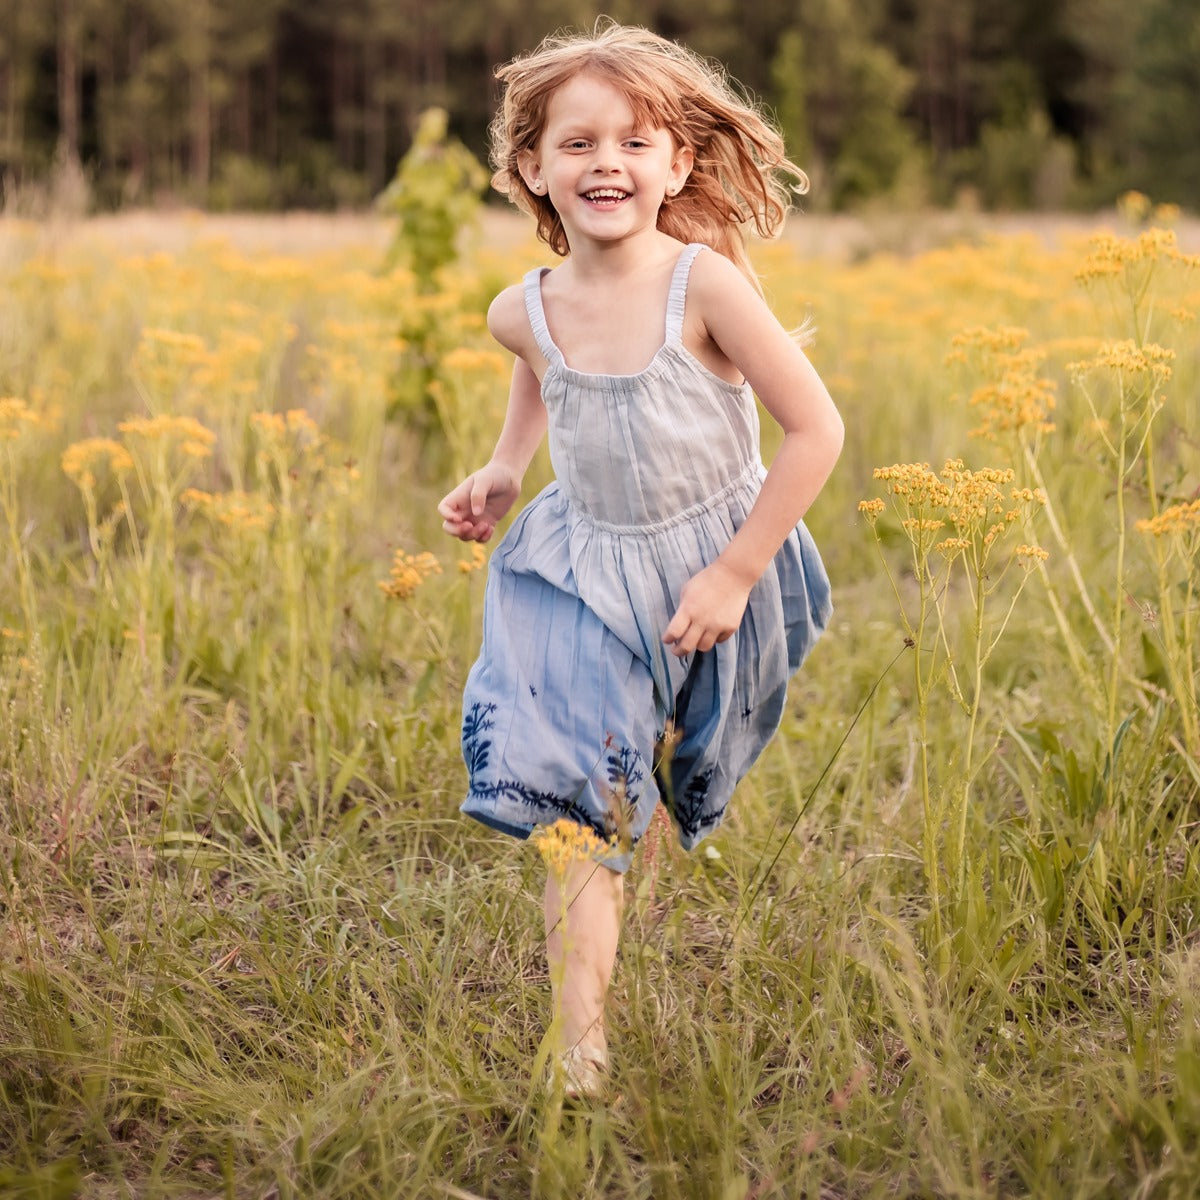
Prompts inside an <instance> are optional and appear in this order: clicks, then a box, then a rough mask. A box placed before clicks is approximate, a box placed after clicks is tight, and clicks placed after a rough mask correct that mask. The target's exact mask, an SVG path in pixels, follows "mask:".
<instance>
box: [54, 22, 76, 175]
mask: <svg viewBox="0 0 1200 1200" xmlns="http://www.w3.org/2000/svg"><path fill="white" fill-rule="evenodd" d="M58 153H59V155H60V156H61V157H62V159H63V161H64V162H67V163H78V162H79V10H78V7H77V0H59V3H58Z"/></svg>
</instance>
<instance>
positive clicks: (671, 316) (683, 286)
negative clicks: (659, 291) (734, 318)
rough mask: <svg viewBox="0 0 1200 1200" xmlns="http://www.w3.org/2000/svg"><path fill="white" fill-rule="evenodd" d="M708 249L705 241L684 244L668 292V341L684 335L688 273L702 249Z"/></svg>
mask: <svg viewBox="0 0 1200 1200" xmlns="http://www.w3.org/2000/svg"><path fill="white" fill-rule="evenodd" d="M706 249H708V247H707V246H705V245H704V243H703V242H692V243H691V244H690V245H688V246H684V248H683V252H682V253H681V254H680V256H679V260H678V261H677V262H676V263H675V270H674V272H673V273H672V275H671V290H670V292H668V293H667V341H668V342H678V341H679V339H680V338H681V337H682V336H683V312H684V309H685V308H686V307H687V286H688V275H689V274H690V273H691V270H692V263H693V262H695V261H696V255H697V254H699V253H700V251H701V250H706Z"/></svg>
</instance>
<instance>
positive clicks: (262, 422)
mask: <svg viewBox="0 0 1200 1200" xmlns="http://www.w3.org/2000/svg"><path fill="white" fill-rule="evenodd" d="M250 423H251V424H252V425H253V426H254V427H255V428H256V429H258V430H259V431H260V432H262V433H264V434H266V435H268V436H269V437H274V438H278V439H280V440H282V439H284V438H286V437H287V436H288V434H297V435H299V436H300V437H301V439H302V440H315V439H318V438H319V437H320V436H321V433H320V430H319V429H318V428H317V423H316V421H314V420H313V419H312V417H310V416H309V415H308V413H306V412H305V411H304V409H302V408H289V409H288V411H287V412H286V413H276V412H256V413H251V414H250Z"/></svg>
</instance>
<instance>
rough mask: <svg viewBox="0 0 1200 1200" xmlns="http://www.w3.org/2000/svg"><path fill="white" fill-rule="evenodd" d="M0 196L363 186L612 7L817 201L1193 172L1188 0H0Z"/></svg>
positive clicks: (1182, 190)
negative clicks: (752, 99)
mask: <svg viewBox="0 0 1200 1200" xmlns="http://www.w3.org/2000/svg"><path fill="white" fill-rule="evenodd" d="M0 11H2V13H3V17H2V18H0V184H2V186H3V188H4V194H5V203H6V205H7V207H9V208H10V209H12V208H14V207H19V203H18V202H19V201H20V199H21V197H23V196H24V197H29V196H34V195H37V194H44V192H45V189H46V187H47V186H48V185H49V183H51V182H52V181H54V180H55V179H61V178H64V177H67V178H74V179H76V180H79V181H81V182H82V183H83V185H84V186H82V188H81V189H80V190H81V191H82V194H83V195H85V196H86V198H87V202H88V203H89V204H91V205H92V206H93V207H96V208H100V209H105V208H113V207H118V206H120V205H122V204H131V203H132V204H145V203H151V202H155V201H162V200H172V201H177V202H179V201H182V202H187V203H191V204H196V205H200V206H205V207H210V208H262V209H268V208H278V207H285V206H310V207H312V206H317V207H328V206H339V205H340V206H357V205H362V204H366V203H368V202H369V201H370V199H371V198H372V197H373V196H375V195H376V194H377V193H378V192H379V191H380V190H381V189H382V188H383V187H384V186H385V184H386V183H387V181H388V180H389V179H390V178H391V175H392V173H393V171H394V170H395V167H396V163H397V161H398V159H399V158H400V156H401V155H402V154H403V153H404V152H405V150H406V149H407V147H408V145H409V144H410V141H411V138H412V134H413V130H414V129H415V126H416V119H417V116H418V114H419V113H420V112H421V111H422V110H424V109H426V108H428V107H430V106H435V105H436V106H440V107H443V108H445V109H446V110H447V111H448V112H449V114H450V123H451V128H452V129H453V131H454V132H455V133H456V134H457V135H458V136H459V137H460V138H461V139H462V140H463V141H464V142H465V143H466V144H467V145H468V146H469V147H470V148H471V149H472V150H473V151H474V152H475V153H476V154H477V155H479V156H480V157H481V158H482V157H484V155H485V153H486V128H487V122H488V118H489V115H490V113H491V110H492V107H493V104H494V102H495V99H496V95H495V84H494V82H493V80H492V67H493V66H494V65H495V64H496V63H498V62H501V61H503V60H504V59H506V58H508V57H511V56H512V55H513V54H515V53H517V52H519V51H521V50H523V49H527V48H529V47H531V46H532V45H533V44H535V43H536V41H537V40H538V39H539V38H540V37H541V36H542V35H543V34H544V33H546V32H548V31H551V30H554V29H557V28H560V27H563V26H574V27H580V26H583V27H586V26H589V25H590V24H591V23H592V22H593V20H594V19H595V18H596V16H597V15H598V14H599V13H606V14H608V15H611V16H613V17H615V18H616V19H618V20H622V21H629V22H636V23H639V24H643V25H646V26H648V27H650V28H652V29H655V30H657V31H658V32H660V33H662V34H665V35H667V36H670V37H674V38H678V39H679V40H681V41H683V42H685V43H687V44H688V45H690V46H692V47H693V48H694V49H696V50H698V51H699V52H701V53H703V54H705V55H710V56H713V57H715V58H717V59H720V60H721V61H722V62H724V63H725V64H727V66H728V68H729V70H730V72H731V74H732V75H733V76H734V77H735V78H737V79H738V80H740V81H741V82H742V83H743V84H744V85H745V86H746V88H747V89H748V90H749V91H750V92H751V93H752V94H754V95H755V96H756V97H758V98H759V99H760V100H761V101H762V102H763V103H764V104H766V105H767V106H768V107H769V108H770V109H771V110H773V112H774V113H775V115H776V117H777V119H778V120H779V122H780V124H781V125H782V127H783V129H784V132H785V134H786V137H787V139H788V145H789V149H790V150H791V153H792V155H793V157H794V158H795V159H797V160H798V161H799V162H801V163H802V164H804V165H805V166H806V167H807V168H808V169H809V172H810V174H811V176H812V177H813V182H814V185H815V186H814V191H813V195H812V198H811V200H810V204H811V205H812V206H813V207H823V208H845V207H851V206H853V205H855V204H857V203H860V202H862V201H864V200H869V199H871V198H874V197H883V198H887V199H891V200H893V201H895V202H896V203H900V204H910V205H915V204H924V203H935V204H946V203H955V202H959V201H961V200H963V199H964V198H967V197H969V198H972V199H974V200H976V201H977V202H979V203H982V204H984V205H986V206H989V207H998V208H1005V207H1007V208H1015V207H1062V206H1093V205H1097V204H1102V203H1106V202H1108V201H1110V200H1111V199H1112V198H1113V197H1114V196H1115V195H1117V194H1118V193H1119V192H1121V191H1124V190H1126V189H1128V188H1137V189H1139V190H1142V191H1145V192H1147V193H1148V194H1150V195H1151V196H1152V197H1153V199H1154V200H1156V201H1164V202H1165V201H1173V202H1175V203H1180V204H1184V205H1189V206H1191V205H1192V204H1193V203H1194V200H1195V197H1196V196H1197V195H1198V194H1200V121H1197V120H1195V116H1194V108H1195V104H1196V101H1197V98H1198V97H1200V5H1197V4H1196V3H1195V0H1139V2H1138V3H1136V4H1130V3H1128V2H1127V0H1009V2H1008V3H1005V4H994V3H992V0H754V3H746V2H745V0H638V2H637V3H634V2H633V0H609V2H608V3H602V4H597V3H592V2H589V0H326V2H325V3H312V2H311V0H254V3H252V4H247V3H245V0H37V2H35V3H29V0H0Z"/></svg>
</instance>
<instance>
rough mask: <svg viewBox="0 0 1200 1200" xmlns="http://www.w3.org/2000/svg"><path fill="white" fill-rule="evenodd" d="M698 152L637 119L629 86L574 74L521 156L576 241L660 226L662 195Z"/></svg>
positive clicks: (532, 182) (527, 175) (533, 183)
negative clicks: (624, 87) (627, 94)
mask: <svg viewBox="0 0 1200 1200" xmlns="http://www.w3.org/2000/svg"><path fill="white" fill-rule="evenodd" d="M692 161H693V156H692V152H691V150H689V149H688V148H687V147H686V146H677V145H676V144H675V140H674V139H673V138H672V136H671V134H670V133H669V132H668V131H667V130H665V129H658V128H653V127H648V126H646V125H645V124H644V123H639V122H638V120H637V119H636V118H635V116H634V112H633V108H632V106H631V105H630V103H629V101H628V100H627V99H626V97H625V94H624V93H623V92H621V91H620V90H619V89H618V88H615V87H613V86H612V84H610V83H606V82H605V81H604V80H603V79H600V78H599V77H597V76H596V75H592V74H587V73H585V74H582V75H577V76H576V77H575V78H574V79H572V80H570V82H568V83H565V84H563V85H562V87H560V88H559V89H558V91H556V92H555V93H554V95H552V96H551V97H550V101H549V104H548V105H547V107H546V126H545V129H544V130H543V131H542V137H541V140H540V141H539V143H538V146H537V148H536V150H533V151H529V152H526V153H524V154H522V155H521V156H520V159H519V165H520V169H521V175H522V178H524V180H525V182H526V184H528V185H529V187H530V188H531V189H532V190H533V191H534V192H535V193H537V194H539V195H549V197H550V202H551V203H552V204H553V205H554V208H555V210H556V211H557V212H558V215H559V217H560V218H561V219H562V223H563V228H564V230H565V231H566V235H567V241H568V242H569V243H570V245H571V246H572V248H573V249H576V248H577V240H578V239H580V238H582V239H592V240H595V241H598V242H613V241H623V240H625V239H627V238H629V237H630V236H631V235H633V234H635V233H639V232H643V231H645V230H647V229H649V230H655V229H657V227H658V210H659V209H660V208H661V207H662V203H663V199H664V197H665V196H667V195H673V194H674V193H675V192H677V191H678V190H679V189H680V188H681V187H682V186H683V183H684V181H685V180H686V179H687V177H688V174H689V172H690V171H691V169H692Z"/></svg>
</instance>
